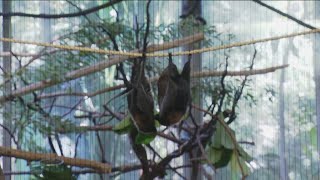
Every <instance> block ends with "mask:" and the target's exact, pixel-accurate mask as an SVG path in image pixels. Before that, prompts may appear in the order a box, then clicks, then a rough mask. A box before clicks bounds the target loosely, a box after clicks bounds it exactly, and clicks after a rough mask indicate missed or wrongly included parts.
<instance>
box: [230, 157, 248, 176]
mask: <svg viewBox="0 0 320 180" xmlns="http://www.w3.org/2000/svg"><path fill="white" fill-rule="evenodd" d="M230 167H231V179H232V180H238V179H239V174H240V175H241V176H242V177H243V176H244V177H247V176H248V175H249V173H250V168H249V167H248V165H247V164H246V162H245V160H244V159H243V158H242V157H240V156H239V157H237V153H236V151H233V153H232V157H231V161H230ZM241 169H242V171H241Z"/></svg>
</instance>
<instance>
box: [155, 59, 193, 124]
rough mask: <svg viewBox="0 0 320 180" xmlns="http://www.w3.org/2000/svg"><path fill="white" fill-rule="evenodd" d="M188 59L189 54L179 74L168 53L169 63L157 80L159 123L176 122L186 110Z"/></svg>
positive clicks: (187, 98) (187, 103) (188, 89)
mask: <svg viewBox="0 0 320 180" xmlns="http://www.w3.org/2000/svg"><path fill="white" fill-rule="evenodd" d="M190 60H191V55H189V59H188V62H187V63H186V64H185V65H184V67H183V70H182V72H181V74H179V72H178V68H177V66H176V65H175V64H174V63H173V62H172V54H171V53H169V64H168V66H167V67H166V69H164V71H163V72H162V73H161V75H160V78H159V80H158V103H159V108H160V113H159V123H160V124H161V125H164V126H170V125H173V124H176V123H178V122H180V120H181V119H182V118H183V116H184V115H185V114H186V112H188V111H187V110H188V107H189V105H190V102H191V93H190Z"/></svg>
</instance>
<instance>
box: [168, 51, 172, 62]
mask: <svg viewBox="0 0 320 180" xmlns="http://www.w3.org/2000/svg"><path fill="white" fill-rule="evenodd" d="M168 55H169V64H172V53H171V52H169V54H168Z"/></svg>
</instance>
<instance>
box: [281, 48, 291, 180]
mask: <svg viewBox="0 0 320 180" xmlns="http://www.w3.org/2000/svg"><path fill="white" fill-rule="evenodd" d="M288 57H289V47H286V51H285V54H284V55H283V63H285V64H287V63H288ZM285 76H286V70H285V69H283V70H281V76H280V89H279V127H280V128H279V156H280V178H281V180H287V179H288V170H287V164H286V157H285V151H286V150H285V145H286V140H285V124H284V122H285V116H284V112H285V106H284V104H285V102H284V101H285V99H284V87H283V86H284V82H285Z"/></svg>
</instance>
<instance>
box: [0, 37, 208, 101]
mask: <svg viewBox="0 0 320 180" xmlns="http://www.w3.org/2000/svg"><path fill="white" fill-rule="evenodd" d="M203 39H204V34H203V33H199V34H196V35H193V36H188V37H185V38H182V39H178V40H175V41H172V42H166V43H163V44H159V45H150V46H148V47H147V52H155V51H163V50H166V49H171V48H175V47H179V46H183V45H186V44H191V43H194V42H198V41H201V40H203ZM131 52H134V53H138V52H139V50H138V49H136V50H133V51H131ZM129 58H130V57H128V56H113V57H112V58H110V60H104V61H101V62H99V63H96V64H94V65H91V66H88V67H84V68H81V69H78V70H75V71H71V72H69V73H67V74H66V75H65V76H64V79H63V80H54V79H47V80H43V81H40V82H36V83H33V84H30V85H28V86H25V87H22V88H21V89H19V90H16V91H13V92H12V93H11V94H9V95H7V96H1V97H0V103H2V102H5V101H6V100H7V99H12V98H14V97H16V96H21V95H25V94H27V93H30V92H33V91H37V90H40V89H44V88H47V87H50V86H53V85H56V84H59V83H62V82H66V81H69V80H73V79H76V78H79V77H82V76H85V75H88V74H92V73H95V72H98V71H101V70H103V69H105V68H108V67H110V66H112V65H116V64H118V63H121V62H123V61H125V60H127V59H129Z"/></svg>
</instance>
